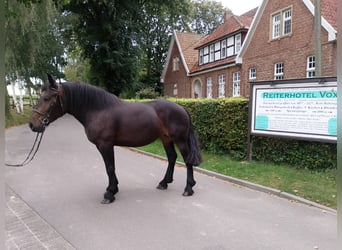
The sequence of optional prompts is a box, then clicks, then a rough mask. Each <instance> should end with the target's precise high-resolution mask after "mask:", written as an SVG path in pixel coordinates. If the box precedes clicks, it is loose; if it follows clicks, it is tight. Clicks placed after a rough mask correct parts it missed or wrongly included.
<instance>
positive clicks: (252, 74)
mask: <svg viewBox="0 0 342 250" xmlns="http://www.w3.org/2000/svg"><path fill="white" fill-rule="evenodd" d="M249 80H250V81H254V80H256V68H250V69H249Z"/></svg>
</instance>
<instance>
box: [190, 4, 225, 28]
mask: <svg viewBox="0 0 342 250" xmlns="http://www.w3.org/2000/svg"><path fill="white" fill-rule="evenodd" d="M225 12H231V11H230V10H229V9H228V8H225V7H223V6H222V4H221V3H220V2H216V1H212V0H198V1H193V2H192V4H191V9H190V19H191V21H190V22H189V26H190V29H191V31H192V32H194V33H197V34H203V35H208V34H210V33H212V32H213V31H214V30H215V29H216V28H217V27H218V26H219V25H220V24H222V22H223V20H224V17H223V16H224V13H225Z"/></svg>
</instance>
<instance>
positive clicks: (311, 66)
mask: <svg viewBox="0 0 342 250" xmlns="http://www.w3.org/2000/svg"><path fill="white" fill-rule="evenodd" d="M315 69H316V60H315V56H308V57H307V58H306V77H307V78H313V77H315V75H316V73H315Z"/></svg>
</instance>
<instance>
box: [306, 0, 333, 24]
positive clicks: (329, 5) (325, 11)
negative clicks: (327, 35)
mask: <svg viewBox="0 0 342 250" xmlns="http://www.w3.org/2000/svg"><path fill="white" fill-rule="evenodd" d="M310 1H311V2H312V4H313V5H315V1H314V0H310ZM321 11H322V16H323V17H324V18H325V19H326V20H327V22H328V23H330V25H331V26H332V27H333V28H334V29H335V30H337V0H322V1H321Z"/></svg>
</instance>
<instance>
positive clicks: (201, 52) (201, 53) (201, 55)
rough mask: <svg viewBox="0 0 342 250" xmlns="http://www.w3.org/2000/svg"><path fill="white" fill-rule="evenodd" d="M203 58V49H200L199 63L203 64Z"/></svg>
mask: <svg viewBox="0 0 342 250" xmlns="http://www.w3.org/2000/svg"><path fill="white" fill-rule="evenodd" d="M203 59H204V49H200V51H199V60H198V63H199V65H202V64H203Z"/></svg>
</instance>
